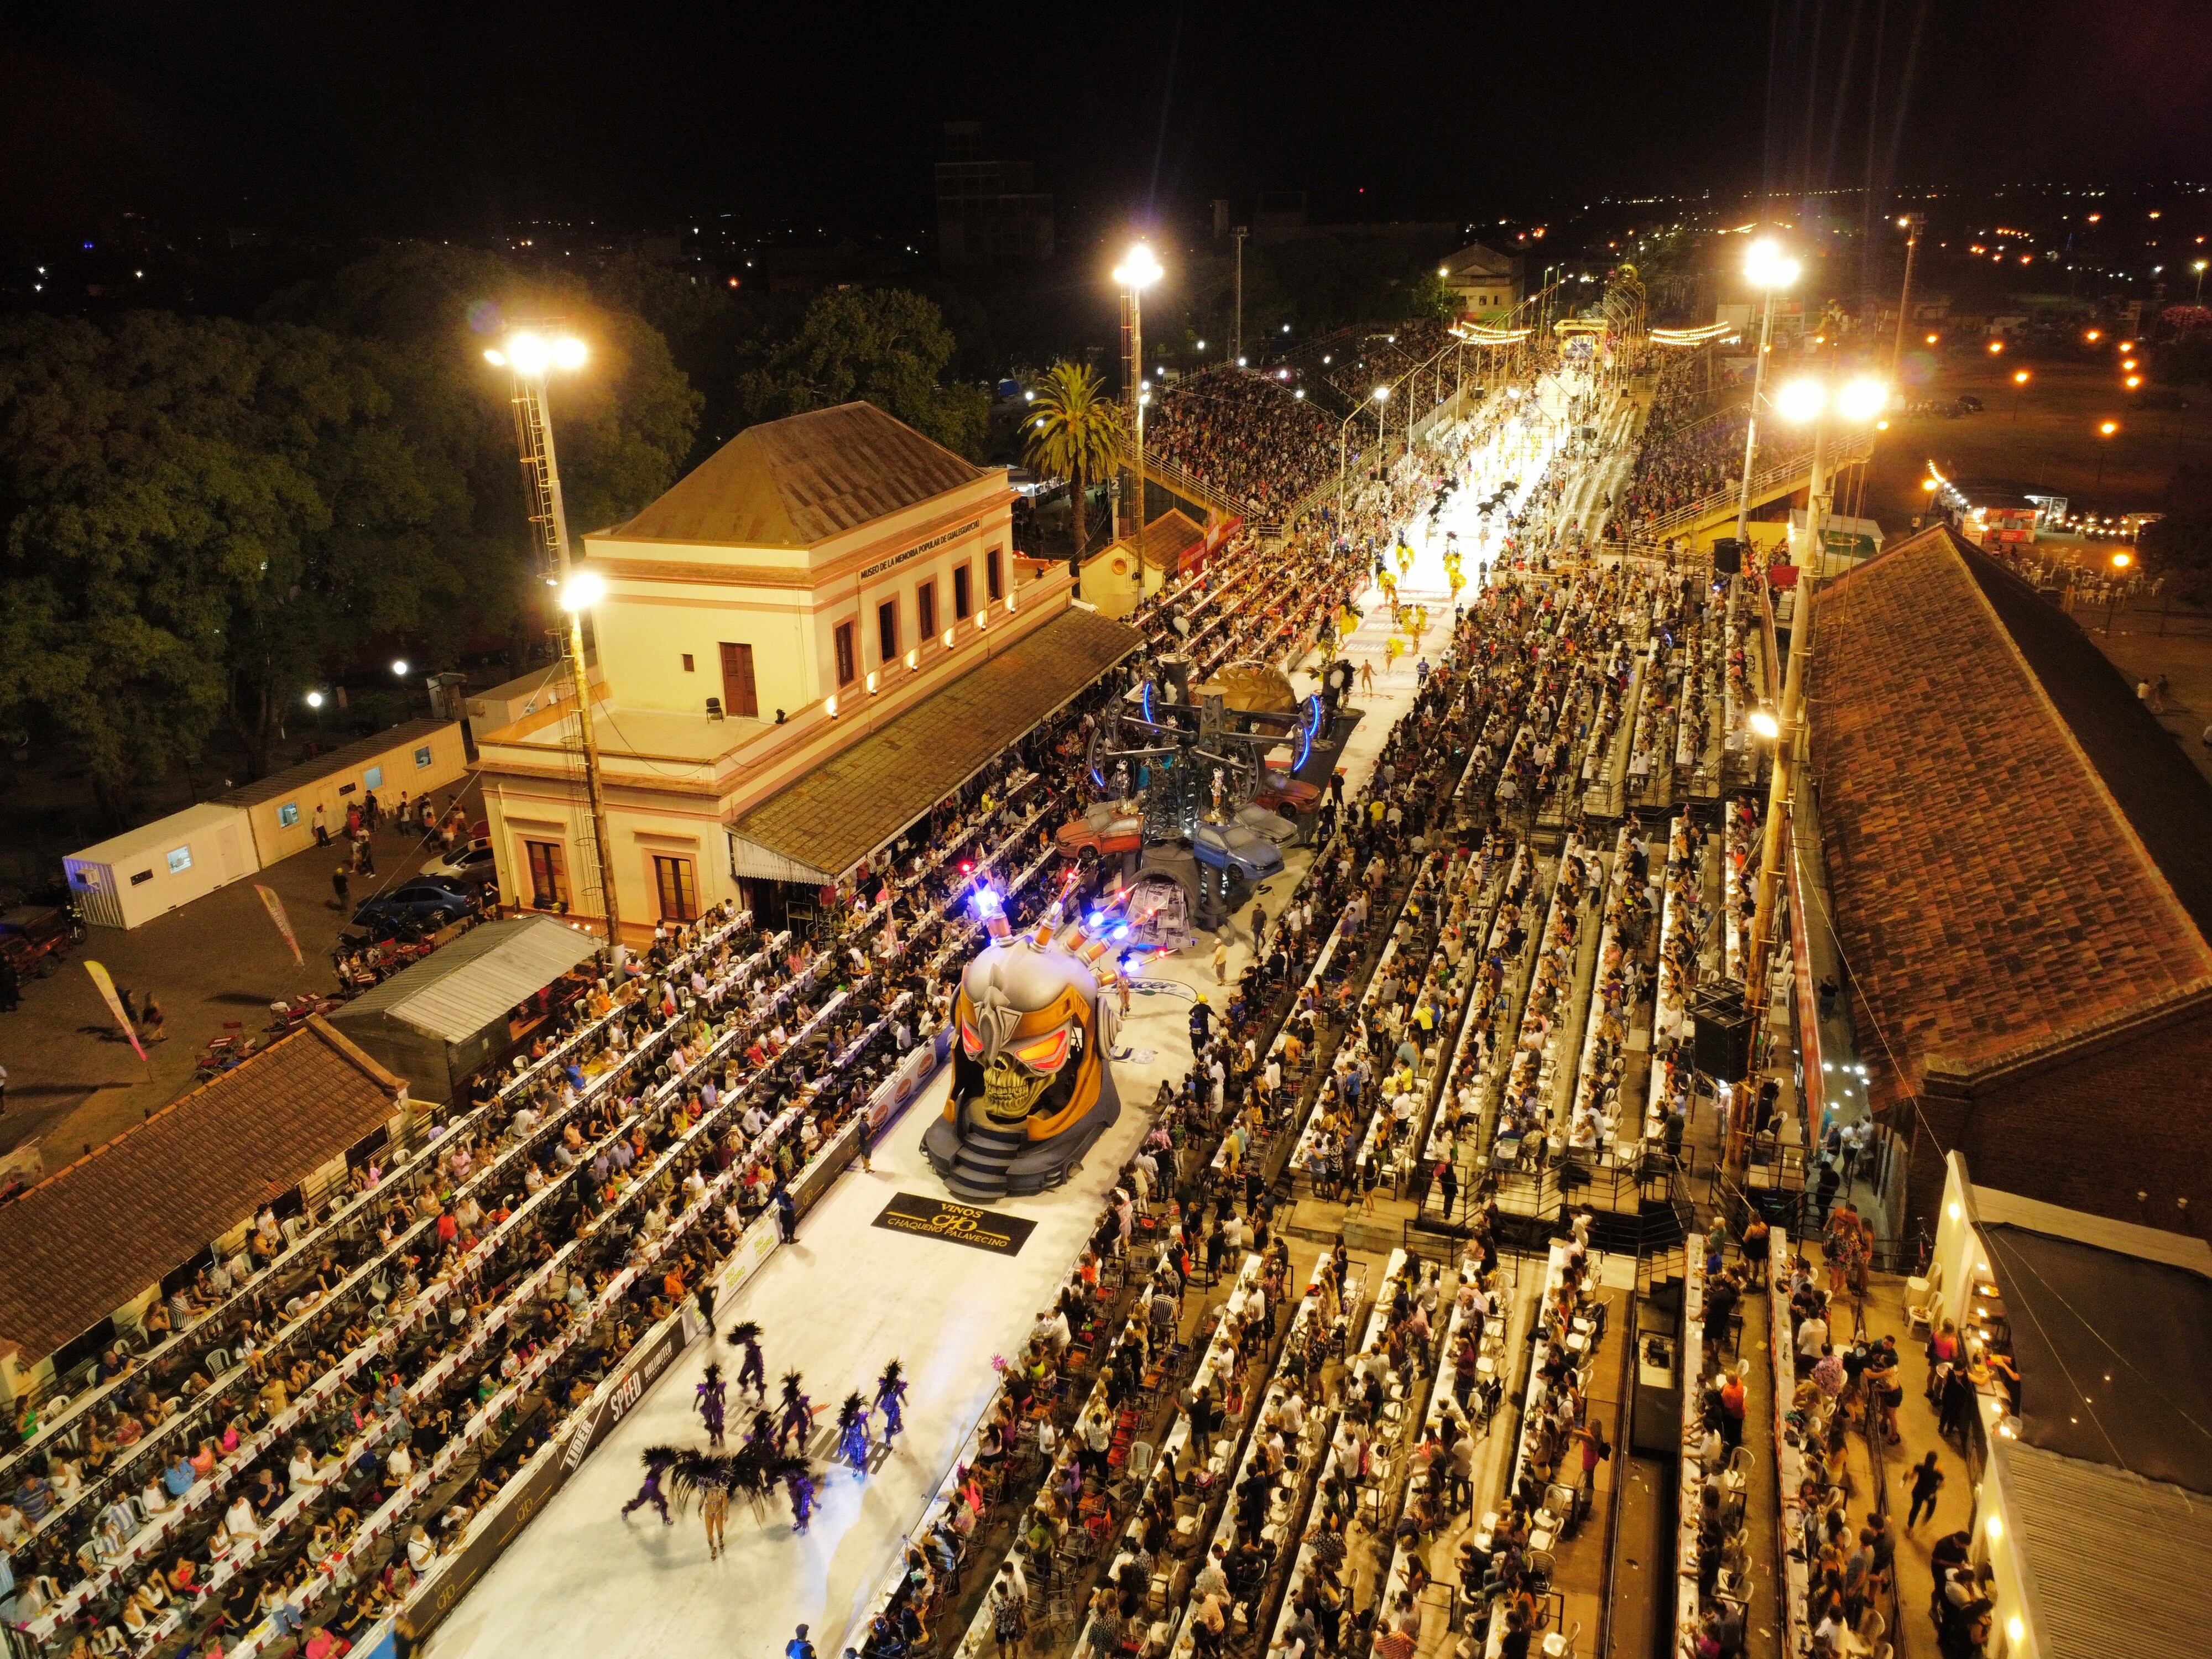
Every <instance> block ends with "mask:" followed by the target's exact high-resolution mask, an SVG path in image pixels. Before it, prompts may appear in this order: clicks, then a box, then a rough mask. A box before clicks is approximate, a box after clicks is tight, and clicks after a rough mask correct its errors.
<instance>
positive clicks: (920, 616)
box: [914, 582, 937, 645]
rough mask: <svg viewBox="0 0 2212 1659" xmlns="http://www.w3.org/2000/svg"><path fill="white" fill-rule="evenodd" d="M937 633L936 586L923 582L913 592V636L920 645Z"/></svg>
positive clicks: (932, 583)
mask: <svg viewBox="0 0 2212 1659" xmlns="http://www.w3.org/2000/svg"><path fill="white" fill-rule="evenodd" d="M936 631H937V584H936V583H935V582H923V583H922V584H921V586H918V587H916V588H915V590H914V635H915V639H917V640H919V641H921V643H922V644H924V645H927V644H928V643H929V636H930V635H932V634H934V633H935V632H936Z"/></svg>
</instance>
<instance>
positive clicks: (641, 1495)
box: [622, 1446, 680, 1527]
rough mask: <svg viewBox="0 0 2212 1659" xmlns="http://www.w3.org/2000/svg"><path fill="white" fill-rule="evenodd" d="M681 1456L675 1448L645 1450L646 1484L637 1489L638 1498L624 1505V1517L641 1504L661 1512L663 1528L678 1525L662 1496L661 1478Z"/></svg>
mask: <svg viewBox="0 0 2212 1659" xmlns="http://www.w3.org/2000/svg"><path fill="white" fill-rule="evenodd" d="M679 1455H680V1454H679V1453H678V1451H677V1449H676V1448H675V1447H673V1446H647V1448H646V1449H645V1455H644V1457H643V1459H642V1460H641V1461H642V1462H644V1464H645V1484H644V1485H643V1486H640V1487H639V1488H638V1489H637V1496H636V1497H635V1498H631V1499H630V1500H629V1503H627V1504H623V1510H622V1512H623V1514H624V1515H628V1514H629V1512H630V1511H631V1510H634V1509H636V1508H638V1507H639V1506H640V1505H641V1504H652V1505H653V1508H655V1509H657V1510H659V1511H660V1522H661V1524H662V1525H663V1526H666V1527H672V1526H674V1525H675V1524H676V1517H675V1516H672V1515H671V1514H669V1512H668V1499H667V1498H665V1497H664V1496H663V1495H662V1494H661V1491H660V1481H661V1477H662V1476H664V1475H665V1474H667V1473H668V1471H669V1469H670V1468H671V1466H672V1465H673V1464H674V1463H675V1462H676V1460H677V1458H678V1456H679Z"/></svg>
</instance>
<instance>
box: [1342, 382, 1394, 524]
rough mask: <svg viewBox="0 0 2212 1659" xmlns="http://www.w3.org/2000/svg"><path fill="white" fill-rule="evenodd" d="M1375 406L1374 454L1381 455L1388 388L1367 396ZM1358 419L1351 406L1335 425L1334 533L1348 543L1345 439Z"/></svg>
mask: <svg viewBox="0 0 2212 1659" xmlns="http://www.w3.org/2000/svg"><path fill="white" fill-rule="evenodd" d="M1369 396H1370V398H1371V399H1372V400H1373V402H1374V404H1375V453H1376V454H1378V455H1379V454H1381V453H1383V404H1387V403H1389V401H1390V388H1389V386H1376V388H1375V390H1374V391H1373V392H1370V394H1369ZM1358 418H1359V406H1358V404H1353V405H1352V413H1350V414H1349V415H1347V416H1345V417H1344V418H1343V419H1342V420H1340V421H1339V422H1337V423H1336V533H1337V534H1338V535H1339V536H1340V537H1341V538H1343V539H1344V540H1345V541H1346V542H1347V543H1349V542H1350V541H1351V539H1352V532H1351V529H1350V527H1349V526H1346V523H1345V521H1344V470H1345V437H1346V434H1347V433H1348V432H1350V431H1351V429H1352V422H1354V421H1356V420H1358Z"/></svg>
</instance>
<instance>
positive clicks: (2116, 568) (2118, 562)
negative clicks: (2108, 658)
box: [2105, 548, 2136, 639]
mask: <svg viewBox="0 0 2212 1659" xmlns="http://www.w3.org/2000/svg"><path fill="white" fill-rule="evenodd" d="M2134 562H2136V557H2135V555H2134V554H2132V553H2130V552H2129V551H2128V550H2126V549H2125V548H2123V549H2121V550H2119V551H2118V552H2117V553H2115V554H2113V555H2112V574H2113V576H2114V578H2115V579H2116V580H2112V581H2111V582H2109V583H2107V584H2106V587H2105V637H2106V639H2110V638H2112V612H2113V611H2116V610H2118V608H2119V603H2120V584H2119V582H2118V580H2117V578H2118V577H2121V576H2124V575H2125V574H2127V571H2128V567H2129V566H2130V565H2131V564H2133V563H2134Z"/></svg>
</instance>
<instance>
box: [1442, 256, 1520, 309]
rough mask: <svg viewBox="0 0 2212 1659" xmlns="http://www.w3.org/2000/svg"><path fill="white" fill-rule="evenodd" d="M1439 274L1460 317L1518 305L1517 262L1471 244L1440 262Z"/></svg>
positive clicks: (1518, 264)
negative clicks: (1441, 263) (1456, 306)
mask: <svg viewBox="0 0 2212 1659" xmlns="http://www.w3.org/2000/svg"><path fill="white" fill-rule="evenodd" d="M1439 274H1440V275H1441V276H1443V281H1444V286H1445V287H1446V288H1448V289H1450V290H1451V294H1452V298H1453V300H1454V301H1455V302H1456V304H1457V305H1458V307H1459V313H1460V315H1462V317H1480V316H1483V315H1485V314H1486V313H1490V312H1493V311H1510V310H1512V309H1513V307H1515V306H1516V305H1518V304H1519V303H1520V301H1521V262H1520V260H1519V259H1518V258H1516V257H1515V256H1514V255H1512V254H1510V253H1500V252H1498V251H1497V250H1496V249H1494V248H1487V247H1485V246H1483V245H1482V244H1481V243H1480V242H1475V243H1473V244H1470V245H1469V246H1466V247H1463V248H1462V249H1461V250H1460V251H1459V252H1456V253H1455V254H1453V255H1452V256H1451V257H1450V258H1448V259H1446V260H1444V261H1443V265H1442V268H1441V270H1440V272H1439Z"/></svg>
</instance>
